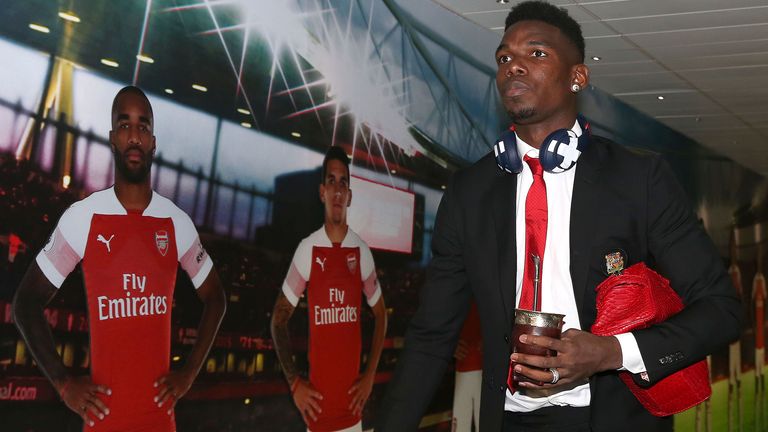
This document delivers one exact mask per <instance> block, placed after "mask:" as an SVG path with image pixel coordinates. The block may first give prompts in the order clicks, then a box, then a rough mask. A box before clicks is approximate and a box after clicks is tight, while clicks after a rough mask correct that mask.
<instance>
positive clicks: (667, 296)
mask: <svg viewBox="0 0 768 432" xmlns="http://www.w3.org/2000/svg"><path fill="white" fill-rule="evenodd" d="M595 290H596V291H597V319H596V320H595V323H594V324H593V325H592V333H593V334H596V335H599V336H612V335H616V334H619V333H627V332H630V331H632V330H639V329H643V328H646V327H650V326H651V325H653V324H656V323H659V322H662V321H664V320H666V319H667V318H669V317H670V316H672V315H674V314H676V313H678V312H680V311H681V310H682V309H683V302H682V301H681V300H680V297H678V295H677V293H676V292H675V291H674V290H673V289H672V287H670V286H669V281H668V280H667V279H665V278H664V277H662V276H661V275H659V274H658V273H656V272H654V271H653V270H651V269H649V268H648V267H646V265H645V264H644V263H638V264H635V265H633V266H631V267H629V268H627V269H626V270H624V272H623V273H622V274H620V275H615V276H609V277H608V278H607V279H606V280H604V281H603V282H602V283H601V284H600V285H598V286H597V288H595ZM619 378H621V380H622V381H624V384H626V385H627V387H629V389H630V390H631V391H632V393H633V394H634V395H635V397H637V400H638V401H640V403H641V404H642V405H643V406H644V407H645V409H647V410H648V411H649V412H650V413H651V414H653V415H655V416H659V417H663V416H668V415H672V414H676V413H679V412H681V411H685V410H686V409H688V408H691V407H693V406H695V405H697V404H699V403H701V402H703V401H704V400H706V399H707V398H709V396H710V395H711V394H712V388H711V387H710V385H709V369H708V368H707V362H706V360H702V361H700V362H698V363H696V364H693V365H691V366H688V367H687V368H685V369H682V370H679V371H677V372H675V373H673V374H672V375H669V376H668V377H666V378H664V379H662V380H661V381H659V382H657V383H656V384H654V385H652V386H650V387H647V388H645V387H640V386H639V385H637V384H636V383H635V381H634V380H633V379H632V375H631V374H630V372H628V371H621V372H619Z"/></svg>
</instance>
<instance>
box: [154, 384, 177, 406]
mask: <svg viewBox="0 0 768 432" xmlns="http://www.w3.org/2000/svg"><path fill="white" fill-rule="evenodd" d="M166 388H167V389H168V390H167V391H166V392H165V394H164V395H163V397H161V398H160V400H159V401H158V402H157V406H158V407H161V406H163V405H164V404H165V403H166V402H168V401H172V400H174V399H176V393H175V390H173V389H172V388H170V387H166Z"/></svg>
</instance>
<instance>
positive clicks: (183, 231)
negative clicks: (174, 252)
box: [173, 209, 213, 288]
mask: <svg viewBox="0 0 768 432" xmlns="http://www.w3.org/2000/svg"><path fill="white" fill-rule="evenodd" d="M173 229H174V231H176V247H177V249H178V257H179V264H181V268H182V269H184V271H185V272H186V273H187V274H188V275H189V278H190V279H191V280H192V285H194V286H195V288H200V285H202V284H203V282H205V279H206V278H207V277H208V274H210V273H211V269H212V268H213V260H211V257H210V256H209V255H208V252H206V251H205V248H204V247H203V243H202V242H201V241H200V235H199V234H198V233H197V228H195V224H193V223H192V219H190V218H189V216H188V215H187V214H186V213H184V212H183V211H181V209H179V212H178V213H177V214H176V215H174V217H173Z"/></svg>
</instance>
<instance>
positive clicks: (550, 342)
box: [520, 335, 562, 351]
mask: <svg viewBox="0 0 768 432" xmlns="http://www.w3.org/2000/svg"><path fill="white" fill-rule="evenodd" d="M523 339H525V340H524V341H523ZM520 340H521V341H523V343H526V344H528V345H536V346H540V347H544V348H549V349H551V350H554V351H558V349H559V348H560V347H561V346H562V341H561V340H560V339H554V338H551V337H547V336H535V335H522V336H520Z"/></svg>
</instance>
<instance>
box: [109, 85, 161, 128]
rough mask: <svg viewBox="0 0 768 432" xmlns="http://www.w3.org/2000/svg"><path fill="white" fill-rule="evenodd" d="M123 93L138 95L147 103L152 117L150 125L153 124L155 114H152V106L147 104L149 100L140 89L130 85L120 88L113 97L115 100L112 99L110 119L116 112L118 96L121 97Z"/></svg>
mask: <svg viewBox="0 0 768 432" xmlns="http://www.w3.org/2000/svg"><path fill="white" fill-rule="evenodd" d="M125 93H133V94H136V95H139V96H141V97H143V98H144V100H146V101H147V106H148V107H149V113H150V114H151V115H152V123H153V124H154V122H155V120H154V118H155V113H154V112H152V104H151V103H149V98H148V97H147V95H146V94H145V93H144V91H143V90H142V89H140V88H138V87H136V86H132V85H129V86H125V87H123V88H121V89H120V91H118V92H117V94H116V95H115V98H114V99H112V111H111V113H110V118H112V117H114V115H115V113H116V112H117V100H118V99H120V96H122V95H123V94H125Z"/></svg>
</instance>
